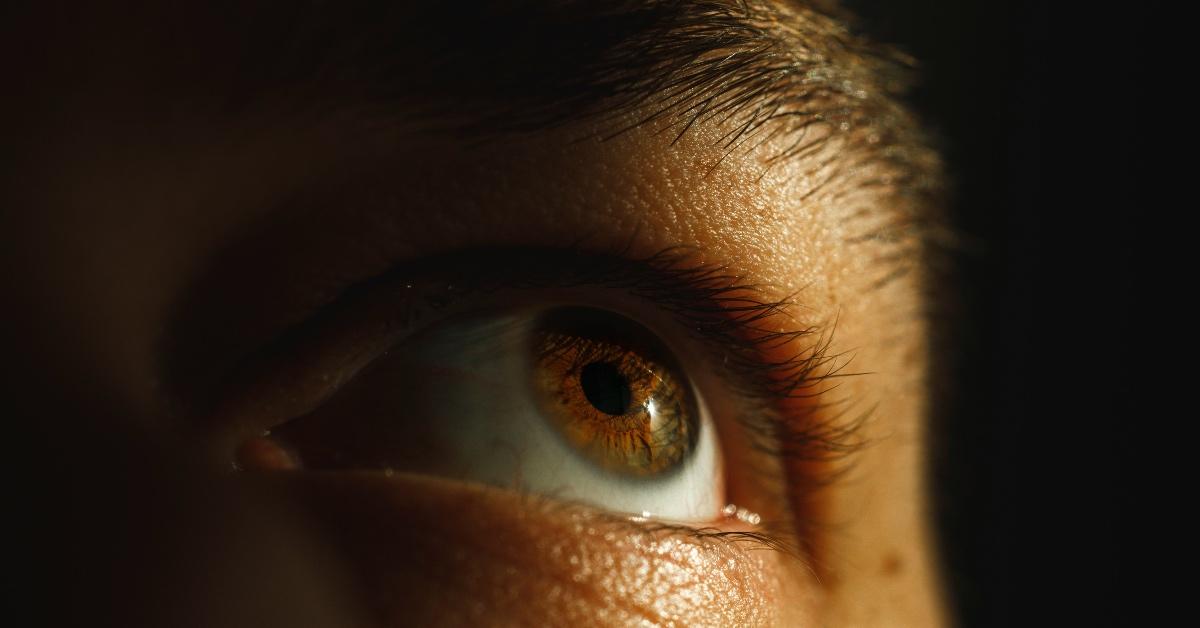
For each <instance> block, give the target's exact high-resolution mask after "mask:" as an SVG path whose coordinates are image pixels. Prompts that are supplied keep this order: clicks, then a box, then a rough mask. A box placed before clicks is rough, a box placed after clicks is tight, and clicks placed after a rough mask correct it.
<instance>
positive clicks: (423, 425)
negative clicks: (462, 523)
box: [271, 305, 724, 521]
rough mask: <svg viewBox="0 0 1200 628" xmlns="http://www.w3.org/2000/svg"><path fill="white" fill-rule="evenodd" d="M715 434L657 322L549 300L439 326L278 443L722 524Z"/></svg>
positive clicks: (280, 435)
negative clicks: (651, 323) (654, 327)
mask: <svg viewBox="0 0 1200 628" xmlns="http://www.w3.org/2000/svg"><path fill="white" fill-rule="evenodd" d="M715 432H716V430H715V429H714V428H713V426H712V420H711V418H710V417H709V416H708V411H707V409H706V406H705V404H704V403H703V400H702V398H701V396H700V394H699V392H698V391H697V390H696V389H695V388H694V386H693V385H692V383H691V379H690V377H689V375H688V373H686V372H685V371H684V370H683V369H682V368H681V367H680V366H679V362H678V361H677V360H676V359H675V358H674V356H673V354H672V353H671V352H670V351H669V350H668V348H667V346H666V343H665V342H664V341H662V340H661V339H659V337H658V336H657V335H656V334H655V333H654V332H652V331H650V330H649V329H647V328H646V327H644V326H643V325H641V324H639V323H637V322H635V321H633V320H632V319H630V318H629V317H626V316H624V315H622V314H618V313H616V312H612V311H608V310H603V309H599V308H595V307H581V306H571V305H564V306H552V305H547V306H532V307H528V306H527V307H522V308H518V309H514V310H507V309H504V308H499V309H489V310H487V311H482V312H475V313H466V314H462V315H458V316H455V317H452V318H448V319H445V320H443V321H440V322H434V323H432V324H430V325H429V326H428V327H427V328H426V329H424V330H422V331H419V332H417V333H416V334H414V335H413V336H412V337H410V338H407V339H404V340H401V341H400V342H399V343H398V344H397V345H396V346H394V347H393V348H392V349H390V350H389V351H388V352H387V353H386V355H384V356H382V357H381V358H379V359H378V360H377V361H376V363H374V364H372V365H371V366H370V367H368V368H366V369H363V370H362V371H361V372H360V373H359V374H358V375H357V376H355V377H354V378H353V379H352V380H351V381H349V382H347V383H346V385H345V386H343V387H342V388H341V389H340V390H339V391H338V392H337V393H336V394H335V395H334V396H333V397H332V398H331V399H329V400H328V401H327V402H326V403H324V404H323V405H322V406H321V407H319V408H317V409H315V410H314V411H313V412H311V413H310V414H308V415H305V416H301V417H298V418H296V419H294V420H292V421H290V422H288V423H285V424H283V425H280V426H278V427H276V428H275V429H273V430H272V432H271V438H272V439H274V440H276V441H277V442H279V443H281V444H282V445H284V446H285V447H287V448H288V449H289V450H290V451H291V452H292V453H293V454H294V455H295V457H296V458H297V459H298V461H299V463H300V465H301V466H303V467H304V468H309V469H383V470H395V471H405V472H417V473H425V474H430V475H438V476H443V477H449V478H455V479H462V480H469V481H476V482H483V483H487V484H492V485H496V486H501V487H505V488H514V489H517V490H521V491H527V492H534V493H540V494H545V495H550V496H553V497H558V498H564V499H569V500H574V501H582V502H587V503H591V504H593V505H596V506H600V507H602V508H605V509H607V510H611V511H616V512H626V513H632V514H637V515H642V514H646V513H648V514H651V515H654V516H659V517H663V518H668V519H676V520H681V521H711V520H713V519H715V518H717V517H718V516H719V513H720V508H721V507H722V506H723V505H724V477H723V475H722V469H721V465H720V454H719V445H718V443H717V442H716V440H715V439H716V434H715Z"/></svg>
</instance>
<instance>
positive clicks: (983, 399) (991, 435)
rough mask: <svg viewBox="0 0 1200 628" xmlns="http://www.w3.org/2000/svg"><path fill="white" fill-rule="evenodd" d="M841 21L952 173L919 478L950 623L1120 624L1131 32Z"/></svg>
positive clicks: (1015, 6) (1096, 22)
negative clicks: (950, 246)
mask: <svg viewBox="0 0 1200 628" xmlns="http://www.w3.org/2000/svg"><path fill="white" fill-rule="evenodd" d="M847 4H848V6H849V7H850V8H851V10H852V11H854V12H855V13H856V14H858V16H859V17H860V20H861V21H860V23H859V24H858V26H859V29H860V30H862V31H864V32H866V33H867V34H869V35H871V36H872V37H873V38H874V39H876V40H879V41H883V42H887V43H892V44H896V45H898V46H899V47H900V48H901V49H903V50H905V51H907V52H909V53H911V54H912V55H913V56H915V57H916V58H917V59H918V60H919V62H920V66H921V67H920V76H921V78H920V81H919V83H918V84H917V85H916V86H915V88H914V90H913V92H912V93H911V96H910V102H911V104H912V105H913V107H914V108H915V109H916V110H917V112H918V114H919V115H920V116H921V118H922V119H923V121H924V123H925V125H926V126H927V127H928V128H930V129H931V130H932V133H933V135H934V138H935V141H936V143H937V144H938V146H939V148H940V150H941V152H942V154H943V155H944V157H945V161H946V164H947V170H948V174H949V177H950V184H951V196H950V220H951V223H952V227H953V228H954V229H955V230H956V231H957V232H958V233H959V234H961V236H962V238H961V243H960V244H959V245H958V246H957V247H956V248H955V250H953V251H952V252H951V256H950V259H951V266H952V272H951V273H950V274H949V275H948V276H947V277H946V278H945V279H944V281H945V282H947V283H948V284H950V285H948V286H947V288H949V289H948V290H946V291H945V294H948V295H951V296H950V298H949V299H948V300H947V302H946V303H944V304H943V314H942V316H943V318H942V320H941V321H939V322H938V327H939V328H938V330H937V331H938V332H939V333H940V334H941V336H940V346H941V349H940V350H941V351H942V352H943V355H942V356H939V357H940V358H941V362H940V363H941V365H942V366H943V367H944V368H943V372H942V373H941V374H940V377H939V381H938V383H937V384H936V385H937V386H939V387H940V389H939V390H936V391H935V394H934V397H935V399H939V400H940V403H939V406H938V408H937V412H936V417H935V421H934V439H935V440H934V451H933V458H932V468H931V470H930V472H931V474H932V477H933V480H934V486H935V490H936V495H935V518H936V520H937V527H938V534H939V537H940V540H941V541H942V558H943V564H944V570H945V581H946V585H947V587H948V589H949V591H950V593H951V596H952V600H953V605H954V611H955V613H956V615H957V617H958V620H959V624H960V625H962V626H1016V625H1019V626H1024V625H1057V624H1059V623H1062V622H1066V623H1067V624H1068V625H1118V624H1123V623H1124V622H1123V621H1122V620H1121V619H1120V618H1119V617H1118V615H1117V609H1116V602H1115V586H1114V583H1115V578H1116V575H1115V574H1116V573H1117V571H1118V564H1117V562H1118V558H1117V557H1118V556H1119V555H1120V554H1121V551H1120V546H1119V541H1118V538H1117V537H1116V536H1115V534H1116V529H1115V525H1114V520H1115V518H1116V517H1117V513H1119V512H1120V511H1121V510H1122V509H1123V507H1124V505H1125V503H1124V502H1125V499H1124V498H1125V495H1126V492H1125V488H1124V486H1123V485H1122V482H1121V480H1120V478H1122V477H1124V474H1123V473H1122V472H1121V469H1122V466H1124V465H1128V460H1127V459H1125V458H1124V457H1122V456H1118V452H1117V449H1116V447H1115V443H1116V442H1118V439H1117V438H1116V436H1117V435H1118V434H1119V433H1120V435H1121V436H1123V437H1126V438H1129V437H1132V436H1133V435H1132V430H1130V429H1128V426H1129V425H1130V423H1129V421H1128V420H1127V419H1128V418H1129V417H1130V414H1131V413H1130V412H1129V410H1130V409H1131V402H1130V395H1129V394H1128V393H1129V391H1130V388H1131V386H1130V384H1129V379H1128V378H1129V375H1128V373H1130V372H1131V371H1132V370H1135V369H1136V368H1137V367H1135V366H1132V365H1133V364H1136V363H1137V358H1136V357H1134V356H1135V355H1136V354H1137V351H1136V349H1135V348H1134V345H1133V339H1132V338H1129V329H1130V328H1131V325H1130V322H1131V318H1130V312H1131V311H1132V307H1131V306H1130V302H1131V301H1132V298H1133V295H1132V294H1131V292H1132V289H1133V287H1134V284H1133V282H1132V273H1131V271H1130V270H1129V265H1128V264H1127V263H1126V262H1127V261H1128V258H1129V257H1130V253H1129V249H1130V247H1129V246H1128V245H1129V244H1130V242H1131V241H1132V238H1131V237H1130V235H1129V234H1128V232H1127V231H1126V230H1127V229H1128V228H1129V226H1130V224H1131V223H1133V222H1134V221H1132V220H1129V219H1127V218H1126V219H1124V220H1123V219H1122V217H1123V216H1128V215H1133V216H1140V215H1141V214H1140V213H1139V212H1138V208H1139V204H1138V203H1137V199H1135V197H1134V194H1133V190H1134V187H1135V184H1134V181H1135V179H1136V178H1137V177H1136V174H1135V163H1134V161H1135V156H1136V155H1137V154H1138V153H1137V152H1136V151H1133V150H1132V149H1131V147H1132V146H1133V145H1134V144H1135V139H1136V134H1137V133H1138V129H1137V127H1138V124H1136V123H1135V122H1134V117H1133V116H1130V115H1128V114H1125V112H1126V111H1129V110H1130V108H1131V104H1132V103H1131V100H1130V96H1131V95H1133V94H1136V88H1135V89H1130V86H1131V85H1132V84H1135V83H1136V77H1137V76H1138V75H1139V72H1137V71H1136V70H1137V65H1138V63H1137V61H1136V60H1135V56H1136V55H1137V54H1138V50H1139V49H1138V46H1137V43H1136V42H1137V38H1138V37H1137V36H1138V33H1137V32H1136V27H1135V26H1133V24H1134V22H1135V21H1136V16H1135V15H1131V14H1130V12H1128V11H1100V10H1099V6H1098V5H1097V6H1096V7H1093V10H1092V12H1088V11H1070V10H1069V9H1067V8H1066V7H1060V9H1059V10H1061V11H1062V13H1061V14H1054V13H1051V12H1050V11H1049V10H1048V9H1047V7H1046V5H1047V4H1049V5H1053V4H1056V3H1034V2H992V3H984V2H967V1H962V2H935V1H932V0H916V1H908V2H870V1H863V0H853V1H850V2H848V3H847ZM1133 102H1136V99H1135V100H1134V101H1133ZM1134 107H1136V105H1134ZM1123 114H1124V115H1123ZM1120 442H1132V441H1120Z"/></svg>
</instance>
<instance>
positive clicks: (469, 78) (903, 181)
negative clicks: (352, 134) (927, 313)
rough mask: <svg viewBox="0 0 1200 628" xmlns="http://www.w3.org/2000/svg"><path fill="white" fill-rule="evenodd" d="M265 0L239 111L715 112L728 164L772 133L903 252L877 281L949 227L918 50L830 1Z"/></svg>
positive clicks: (456, 125) (625, 125) (537, 123)
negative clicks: (862, 32)
mask: <svg viewBox="0 0 1200 628" xmlns="http://www.w3.org/2000/svg"><path fill="white" fill-rule="evenodd" d="M250 11H251V15H250V16H249V17H247V18H246V19H244V20H242V22H241V23H242V24H243V26H242V31H243V35H242V36H241V37H240V39H241V40H242V41H243V42H244V45H243V46H242V47H241V48H240V51H239V52H238V53H237V54H236V56H235V59H234V60H233V61H234V63H233V65H234V67H235V68H236V72H235V73H234V74H233V79H232V84H233V88H234V89H233V92H232V94H233V95H232V96H231V98H230V100H229V102H228V103H226V105H225V106H226V107H231V108H234V109H237V108H241V107H252V106H254V105H255V104H256V103H262V102H268V103H270V102H274V106H282V107H284V108H288V107H296V108H301V109H321V110H326V112H327V113H330V112H332V111H339V110H340V111H346V110H348V111H351V112H353V115H358V116H361V117H364V118H368V119H382V120H387V119H389V118H398V119H400V120H401V121H402V122H404V123H412V122H417V123H419V124H420V125H422V126H424V127H426V128H435V129H436V128H439V127H440V128H441V129H443V130H445V131H447V132H449V133H452V134H454V135H455V136H457V137H459V138H461V139H462V140H464V142H466V143H467V144H468V145H469V144H470V143H471V142H488V141H495V140H497V139H499V140H503V138H504V137H506V136H507V135H508V134H514V133H516V134H521V133H531V132H537V131H539V130H542V129H545V128H547V127H554V126H564V125H568V124H571V123H574V122H578V121H583V120H593V121H596V120H598V121H599V122H600V124H596V125H591V126H590V127H589V128H599V129H600V133H601V137H600V139H607V138H611V137H613V136H616V135H620V134H621V133H623V132H625V131H628V130H630V129H632V128H635V127H641V126H652V127H653V130H654V131H655V132H656V133H661V134H663V135H664V136H666V137H668V138H669V140H668V141H671V142H672V143H673V142H674V141H677V140H678V139H679V138H680V137H682V136H683V135H684V134H686V133H688V132H689V131H690V130H692V129H695V128H697V127H699V126H703V125H705V124H709V123H717V124H721V125H722V129H727V131H725V132H724V133H723V135H721V136H720V137H719V138H717V139H716V142H717V143H719V145H720V148H721V151H720V153H721V154H722V157H721V158H720V159H719V160H718V161H717V163H714V164H712V166H711V167H713V168H715V167H717V166H719V165H720V163H721V161H723V160H724V158H725V157H727V156H728V155H729V154H731V153H732V152H734V151H737V150H750V149H752V148H754V147H756V146H758V145H760V144H763V143H765V142H767V141H771V144H770V146H771V147H772V150H774V152H773V153H772V156H771V157H770V158H769V159H768V163H767V167H768V168H769V167H770V166H771V165H773V164H776V163H780V162H782V161H785V160H793V161H794V162H795V161H802V160H807V161H806V162H805V164H806V167H807V168H809V169H810V170H809V174H815V173H818V172H820V173H821V174H820V176H819V178H820V181H821V183H820V184H819V185H817V186H816V187H817V188H819V189H820V191H821V193H823V194H830V195H834V196H838V197H840V198H839V199H838V200H839V202H840V203H841V204H842V205H843V206H851V211H849V212H848V213H847V215H849V216H852V217H853V219H854V223H855V224H854V227H853V229H850V230H849V232H850V233H849V235H848V236H847V238H846V243H847V244H855V243H859V242H864V241H874V242H877V243H883V244H885V245H887V246H888V247H889V248H890V249H891V250H889V251H888V252H886V253H880V254H879V255H878V257H879V259H880V260H881V262H882V263H883V264H884V265H888V266H892V267H893V269H892V270H889V271H888V273H887V274H886V275H885V276H884V277H883V278H882V279H880V280H879V282H878V283H879V285H883V284H885V283H888V282H890V281H891V280H892V279H894V278H895V277H898V276H900V275H903V274H904V273H907V272H908V271H910V270H911V269H912V268H914V266H913V265H912V264H910V263H904V264H896V263H895V262H896V260H898V259H905V258H907V259H909V261H910V262H911V261H915V260H913V259H912V258H913V255H912V252H913V249H912V248H911V247H912V245H913V244H914V243H918V242H929V241H930V240H934V239H936V238H938V237H940V236H941V231H940V228H941V227H940V226H941V224H942V222H943V221H942V220H941V215H940V213H941V205H942V197H943V193H942V192H943V190H942V177H941V166H940V161H939V159H938V157H937V155H936V152H935V151H934V150H932V149H931V148H930V143H929V142H928V141H927V139H926V138H925V136H924V134H923V132H922V131H921V127H920V125H919V124H918V122H917V121H916V120H915V118H914V116H913V115H912V114H911V113H910V112H909V110H908V109H907V108H906V107H905V106H904V105H903V102H902V99H901V96H902V94H903V93H904V91H905V90H906V89H907V86H908V84H909V82H910V77H911V76H912V74H913V72H912V70H913V61H912V60H911V59H910V58H908V57H906V56H905V55H903V54H901V53H899V52H897V51H895V50H893V49H890V48H888V47H884V46H880V45H876V44H874V43H871V42H870V41H868V40H866V39H865V38H863V37H860V36H858V35H856V34H854V33H853V32H851V31H850V30H849V29H848V28H847V27H846V26H845V22H844V20H843V19H841V18H844V17H845V15H843V14H840V13H839V10H838V9H837V8H836V6H834V5H833V4H832V3H830V2H820V7H819V8H818V7H817V6H815V4H814V3H803V2H795V1H793V2H787V3H784V2H772V1H770V0H693V1H683V0H523V1H515V2H512V1H510V2H497V1H486V2H479V3H473V4H472V5H471V6H470V10H466V9H464V8H462V7H459V6H458V5H457V4H456V3H443V2H418V3H409V4H403V3H393V2H378V1H358V2H354V1H347V2H330V3H304V4H302V5H299V6H291V5H290V4H289V6H288V8H286V9H282V10H281V9H279V7H277V6H272V5H267V6H266V7H265V8H263V7H262V6H260V7H259V10H258V11H257V12H255V11H254V10H253V9H251V10H250ZM225 82H230V80H229V79H228V77H226V80H225ZM272 93H275V94H281V95H282V98H275V99H273V98H272ZM301 113H303V112H301ZM581 139H583V138H581ZM816 191H817V190H816V189H814V192H816ZM848 197H850V198H848ZM881 209H883V210H886V211H880V210H881ZM931 236H932V237H931ZM896 244H902V246H899V247H897V246H894V245H896ZM918 246H921V245H919V244H918ZM921 255H922V256H924V255H927V253H921ZM927 261H928V260H926V262H927ZM926 265H928V264H927V263H926Z"/></svg>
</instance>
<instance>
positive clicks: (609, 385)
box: [579, 362, 632, 415]
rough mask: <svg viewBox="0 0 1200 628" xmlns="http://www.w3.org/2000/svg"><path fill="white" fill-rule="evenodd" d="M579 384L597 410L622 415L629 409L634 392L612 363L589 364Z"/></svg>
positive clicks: (581, 374)
mask: <svg viewBox="0 0 1200 628" xmlns="http://www.w3.org/2000/svg"><path fill="white" fill-rule="evenodd" d="M579 384H580V385H581V386H583V394H584V396H586V397H587V400H588V401H589V402H591V404H592V405H593V406H596V409H597V410H599V411H601V412H603V413H605V414H612V415H621V414H625V411H626V410H627V409H629V402H630V400H631V397H632V392H631V391H630V390H629V382H627V381H625V378H624V377H622V376H621V372H620V371H618V370H617V367H616V365H614V364H612V363H610V362H592V363H591V364H588V365H587V366H585V367H583V371H581V372H580V373H579Z"/></svg>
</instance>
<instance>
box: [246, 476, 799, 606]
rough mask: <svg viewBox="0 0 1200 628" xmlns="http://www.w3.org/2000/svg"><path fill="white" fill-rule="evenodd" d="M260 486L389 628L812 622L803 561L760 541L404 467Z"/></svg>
mask: <svg viewBox="0 0 1200 628" xmlns="http://www.w3.org/2000/svg"><path fill="white" fill-rule="evenodd" d="M258 480H259V481H263V482H266V483H268V484H275V485H276V486H275V488H276V489H278V490H281V491H283V492H285V493H289V494H291V495H292V496H293V497H294V498H296V500H297V501H298V502H300V503H301V504H302V506H303V507H307V508H308V510H309V511H310V512H311V514H312V517H313V519H314V520H315V522H316V524H317V526H318V529H322V530H323V531H324V532H325V534H324V536H325V538H326V539H328V540H329V541H330V542H332V543H334V544H335V545H336V549H338V550H340V553H341V554H342V555H343V556H345V557H347V558H348V559H349V563H350V565H351V569H352V571H353V572H354V575H355V576H356V577H357V578H358V579H359V581H360V582H361V584H360V587H359V590H360V591H362V592H363V595H364V597H363V604H364V605H365V606H367V607H368V608H369V609H370V611H371V613H372V614H373V615H374V616H375V617H377V618H378V620H379V624H380V625H385V626H391V625H484V624H486V625H557V626H563V625H616V626H627V625H633V624H652V625H666V626H669V625H676V626H709V625H711V626H750V625H753V626H763V625H811V621H810V620H811V619H812V617H813V615H812V614H811V613H810V612H809V611H810V610H812V604H811V602H812V601H813V600H814V597H813V596H812V595H811V592H812V586H813V585H812V584H811V583H809V584H806V585H801V584H799V582H800V581H801V580H802V579H804V573H803V567H801V566H800V565H799V563H798V561H797V560H796V559H794V558H790V557H787V556H785V555H783V554H780V553H778V552H775V551H770V550H765V549H764V548H763V547H762V546H761V545H758V544H756V543H754V542H752V541H745V540H742V541H737V540H728V539H723V538H713V537H708V538H702V537H697V536H695V535H689V534H686V533H680V532H678V531H673V530H663V529H656V528H655V527H654V526H653V524H638V523H633V522H630V521H628V520H622V519H618V518H615V517H613V516H611V515H604V514H602V513H599V512H597V511H594V510H591V509H587V508H584V507H579V506H574V505H565V504H562V503H557V504H555V503H552V502H549V501H547V500H542V499H540V498H536V497H530V496H522V495H519V494H516V493H512V492H508V491H503V490H498V489H489V488H486V487H479V486H471V485H464V484H462V483H457V482H450V481H445V480H439V479H436V478H429V477H421V476H409V475H405V474H396V475H392V476H386V477H385V476H383V475H381V474H378V473H328V474H321V473H311V474H287V473H278V474H266V475H263V476H259V477H258ZM783 600H786V601H787V604H786V605H784V604H781V601H783ZM806 602H808V603H806ZM781 606H782V607H784V608H781Z"/></svg>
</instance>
